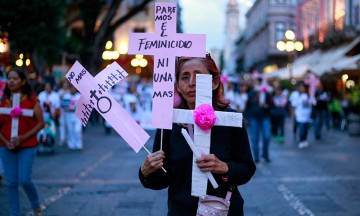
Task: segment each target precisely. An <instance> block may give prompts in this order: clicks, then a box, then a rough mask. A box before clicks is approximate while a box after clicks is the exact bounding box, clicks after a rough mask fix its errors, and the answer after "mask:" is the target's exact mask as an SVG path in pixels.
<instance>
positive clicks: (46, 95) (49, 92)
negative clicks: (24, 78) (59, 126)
mask: <svg viewBox="0 0 360 216" xmlns="http://www.w3.org/2000/svg"><path fill="white" fill-rule="evenodd" d="M38 97H39V101H40V106H41V108H42V109H43V112H44V118H45V119H52V120H53V121H55V122H56V123H58V118H59V117H60V114H61V113H60V97H59V94H58V93H57V92H56V91H54V90H53V86H52V85H51V84H50V83H45V90H44V91H42V92H40V93H39V96H38Z"/></svg>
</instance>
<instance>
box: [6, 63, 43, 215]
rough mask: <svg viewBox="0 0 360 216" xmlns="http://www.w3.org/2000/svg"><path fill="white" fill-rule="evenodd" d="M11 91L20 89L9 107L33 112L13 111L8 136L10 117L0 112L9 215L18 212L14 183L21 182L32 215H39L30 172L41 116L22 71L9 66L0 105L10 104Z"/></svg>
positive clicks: (19, 183)
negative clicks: (16, 104) (17, 98)
mask: <svg viewBox="0 0 360 216" xmlns="http://www.w3.org/2000/svg"><path fill="white" fill-rule="evenodd" d="M15 93H20V105H19V107H15V108H13V110H12V111H14V109H17V110H19V109H20V111H21V109H32V110H33V111H34V115H33V116H32V117H28V116H21V114H20V115H17V118H18V119H19V127H18V135H17V136H16V137H13V138H11V137H10V134H11V130H12V129H11V125H12V118H13V117H12V116H10V115H8V114H1V115H0V154H1V159H2V161H3V164H4V170H5V182H6V186H7V194H8V203H9V209H10V215H11V216H19V215H20V201H19V192H18V186H19V185H21V186H22V187H23V189H24V191H25V193H26V195H27V197H28V199H29V200H30V203H31V207H32V209H33V210H34V215H35V216H40V215H42V209H41V207H40V201H39V196H38V193H37V190H36V188H35V185H34V183H33V182H32V179H31V174H32V166H33V163H34V160H35V156H36V147H37V144H38V142H37V139H36V134H37V133H38V132H39V131H40V130H41V129H42V128H43V127H44V119H43V113H42V110H41V107H40V103H39V100H38V98H37V96H36V94H35V93H34V92H33V90H32V88H31V86H30V84H29V83H28V80H27V78H26V74H25V72H23V71H21V70H19V69H12V70H11V71H10V72H9V73H8V76H7V84H6V87H5V91H4V97H3V99H2V100H1V105H0V106H1V107H7V108H9V107H13V106H12V100H13V95H14V94H15ZM13 113H15V112H13Z"/></svg>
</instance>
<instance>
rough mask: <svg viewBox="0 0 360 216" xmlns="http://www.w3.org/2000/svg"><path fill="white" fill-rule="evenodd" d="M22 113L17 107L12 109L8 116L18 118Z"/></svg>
mask: <svg viewBox="0 0 360 216" xmlns="http://www.w3.org/2000/svg"><path fill="white" fill-rule="evenodd" d="M22 113H23V111H22V109H21V108H20V107H19V106H17V107H14V108H13V109H12V110H11V111H10V116H11V117H13V118H18V117H20V116H21V114H22Z"/></svg>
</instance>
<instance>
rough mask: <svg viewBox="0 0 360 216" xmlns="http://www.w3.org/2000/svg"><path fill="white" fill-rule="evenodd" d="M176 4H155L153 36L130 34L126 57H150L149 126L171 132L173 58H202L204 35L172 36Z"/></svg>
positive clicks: (177, 34)
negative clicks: (127, 55)
mask: <svg viewBox="0 0 360 216" xmlns="http://www.w3.org/2000/svg"><path fill="white" fill-rule="evenodd" d="M176 23H177V7H176V3H169V2H167V3H164V2H157V3H155V33H131V34H130V38H129V54H143V55H154V78H153V89H154V92H153V107H152V115H153V118H152V119H153V120H152V121H153V122H152V126H153V127H155V128H163V129H171V128H172V116H173V103H174V102H173V101H174V81H175V57H176V56H192V57H204V56H205V54H206V35H205V34H180V33H176Z"/></svg>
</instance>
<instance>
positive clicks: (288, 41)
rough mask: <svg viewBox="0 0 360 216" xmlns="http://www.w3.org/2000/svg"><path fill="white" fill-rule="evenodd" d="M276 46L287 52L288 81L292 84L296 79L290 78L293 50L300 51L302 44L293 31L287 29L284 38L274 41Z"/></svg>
mask: <svg viewBox="0 0 360 216" xmlns="http://www.w3.org/2000/svg"><path fill="white" fill-rule="evenodd" d="M276 48H277V49H278V50H279V51H287V52H288V64H287V68H288V69H289V73H290V81H291V83H292V84H295V83H296V81H295V80H293V79H292V60H293V51H294V50H295V51H297V52H300V51H302V50H303V48H304V45H303V43H301V41H296V40H295V33H294V32H293V31H291V30H287V31H286V32H285V40H280V41H278V42H277V43H276Z"/></svg>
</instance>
